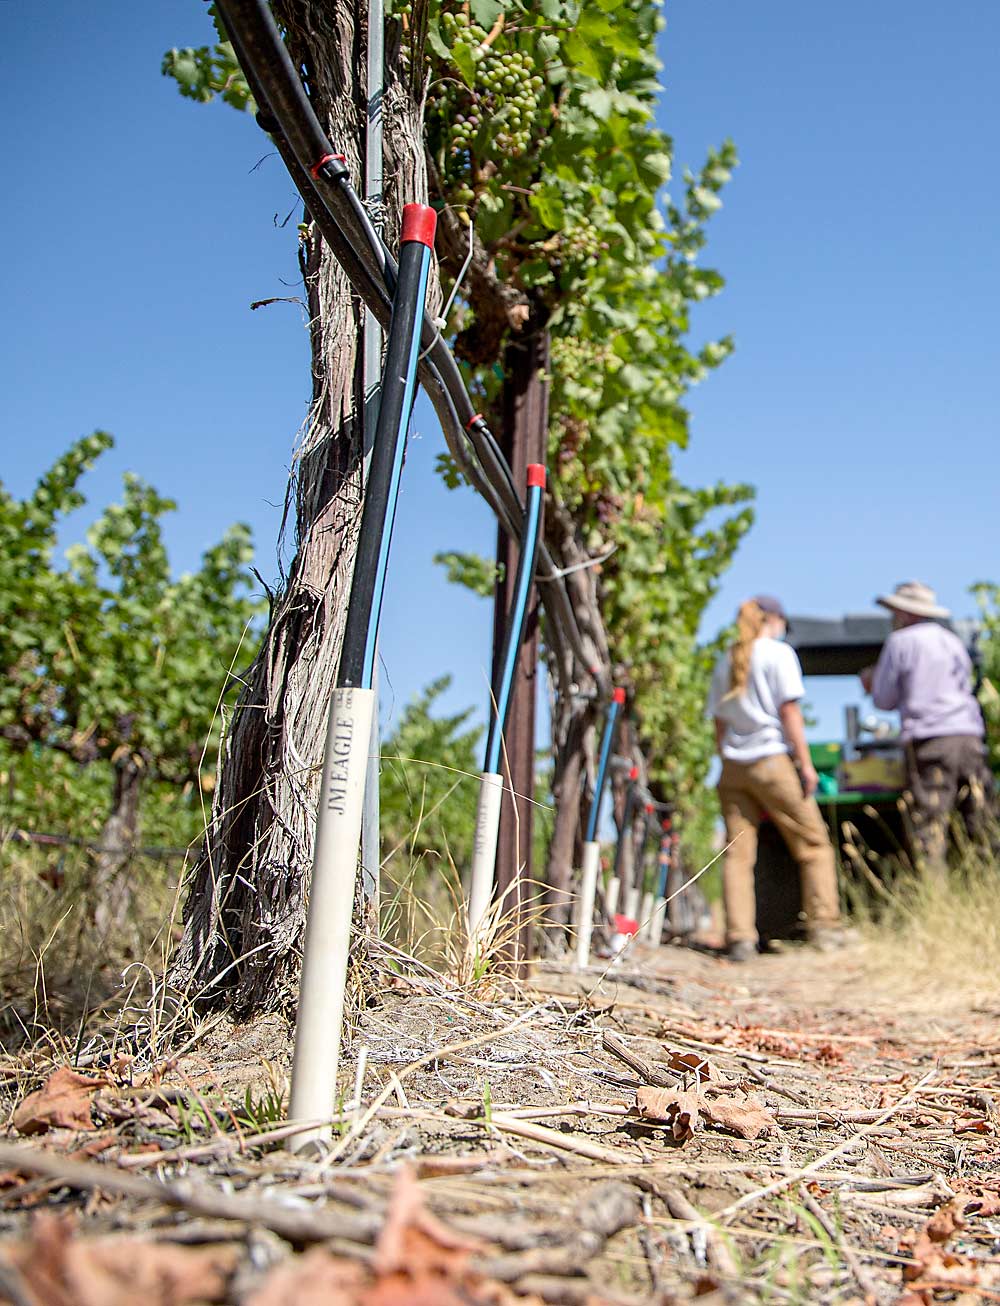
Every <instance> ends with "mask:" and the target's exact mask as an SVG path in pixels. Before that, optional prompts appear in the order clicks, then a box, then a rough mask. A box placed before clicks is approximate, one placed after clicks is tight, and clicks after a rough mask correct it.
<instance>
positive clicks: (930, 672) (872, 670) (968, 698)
mask: <svg viewBox="0 0 1000 1306" xmlns="http://www.w3.org/2000/svg"><path fill="white" fill-rule="evenodd" d="M876 602H877V603H879V604H881V606H882V607H883V608H888V610H889V611H890V612H891V613H892V634H891V635H890V636H889V638H888V639H887V640H886V642H885V646H884V647H883V649H882V652H881V655H880V656H879V660H878V663H877V664H876V666H874V667H866V668H865V669H864V671H862V672H861V683H862V685H863V686H864V688H865V692H866V693H870V694H871V696H872V700H873V702H874V704H875V706H876V707H877V708H881V709H882V710H883V711H886V712H889V711H893V710H897V711H898V712H899V714H900V718H901V721H902V729H901V731H900V737H901V739H902V741H903V743H904V745H905V747H906V771H907V788H908V789H909V791H910V794H911V795H912V815H913V829H914V835H915V837H916V841H917V846H918V851H919V852H921V853H922V854H923V855H924V857H925V858H926V859H927V860H928V861H929V862H930V863H931V864H933V865H936V866H938V867H940V866H942V865H943V863H944V857H945V850H946V847H947V836H948V827H949V823H950V820H951V815H952V813H953V812H954V811H956V810H957V811H958V812H959V814H960V816H961V817H962V820H963V821H964V823H965V828H966V831H967V833H968V835H969V837H970V838H972V839H978V838H980V837H981V836H982V834H983V830H984V824H985V816H986V811H987V805H988V802H989V800H990V798H991V795H992V791H993V776H992V774H991V772H990V769H989V767H988V765H987V762H986V748H985V744H984V742H983V735H984V728H983V714H982V712H981V711H980V709H979V704H978V702H977V701H976V697H975V694H974V693H973V689H972V684H973V675H972V661H971V659H970V657H969V654H968V651H967V650H966V648H965V645H964V644H963V643H962V641H961V640H960V639H959V638H958V636H957V635H956V634H954V632H952V631H950V630H948V629H946V628H945V627H944V626H942V625H940V624H938V623H939V622H940V621H942V620H944V619H945V618H947V617H948V616H949V613H948V611H947V609H946V608H942V607H939V606H938V603H937V596H936V595H935V593H934V591H933V590H932V589H930V588H929V587H928V586H927V585H922V584H921V583H920V582H919V581H915V580H911V581H904V582H903V584H901V585H897V586H896V588H895V589H894V590H893V592H892V593H891V594H883V595H881V596H880V597H879V598H878V599H876Z"/></svg>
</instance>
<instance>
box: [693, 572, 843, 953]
mask: <svg viewBox="0 0 1000 1306" xmlns="http://www.w3.org/2000/svg"><path fill="white" fill-rule="evenodd" d="M787 627H788V622H787V618H786V617H785V612H784V609H783V608H782V606H781V604H780V603H779V602H778V600H777V599H776V598H773V597H772V596H771V595H769V594H760V595H758V596H757V597H756V598H753V599H748V600H747V602H746V603H744V604H742V606H741V607H740V610H739V614H738V616H737V619H736V639H735V640H734V641H733V644H732V645H731V646H730V648H729V650H728V652H727V653H726V654H724V656H723V657H722V658H721V659H720V661H719V664H718V666H717V667H716V669H715V675H714V677H713V679H712V690H711V694H710V697H709V705H708V710H709V714H710V715H711V716H712V717H714V719H715V737H716V741H717V744H718V748H719V754H720V756H721V758H722V774H721V775H720V777H719V803H720V805H721V807H722V816H723V819H724V820H725V823H726V843H727V844H728V845H729V847H728V849H727V852H726V860H725V864H724V866H723V872H722V885H723V898H724V902H725V909H726V943H727V945H728V952H729V956H730V957H731V958H732V960H734V961H748V960H749V959H750V958H751V957H752V956H754V954H755V953H756V951H757V902H756V895H755V893H754V867H755V865H756V862H757V830H758V827H759V826H760V822H761V817H762V816H763V814H764V813H765V812H766V813H767V814H768V815H769V816H770V818H771V820H772V821H773V822H774V823H775V825H776V826H777V828H778V829H779V830H780V832H781V835H782V837H783V838H784V840H785V843H786V844H787V845H788V848H789V851H790V852H791V854H792V856H793V857H794V858H795V860H796V861H797V862H798V864H799V872H800V874H801V877H802V905H803V908H804V911H805V916H806V928H807V930H808V934H809V938H810V941H811V942H813V943H814V944H816V946H818V947H821V948H830V947H839V946H841V945H842V944H843V943H844V942H845V941H846V934H845V931H844V930H843V928H842V926H841V921H840V906H839V902H838V897H837V871H836V866H835V863H834V857H833V848H832V846H831V844H830V836H829V834H828V833H827V828H826V824H825V822H824V820H823V817H822V816H821V815H820V810H819V807H818V806H817V804H816V799H815V798H814V797H813V795H814V794H815V792H816V784H817V777H816V770H815V767H814V766H813V764H812V759H811V757H810V756H809V746H808V745H807V743H806V735H805V726H804V723H803V720H802V708H801V707H800V706H799V703H800V700H801V698H802V696H803V694H804V692H805V689H804V687H803V684H802V668H801V667H800V666H799V660H798V658H797V657H796V655H795V652H794V650H793V649H792V648H790V647H789V646H788V645H787V644H785V643H784V642H783V640H784V637H785V632H786V630H787Z"/></svg>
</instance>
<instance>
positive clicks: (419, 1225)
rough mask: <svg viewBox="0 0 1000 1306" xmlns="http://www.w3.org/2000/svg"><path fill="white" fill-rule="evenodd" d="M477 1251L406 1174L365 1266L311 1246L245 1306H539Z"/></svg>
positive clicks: (280, 1268)
mask: <svg viewBox="0 0 1000 1306" xmlns="http://www.w3.org/2000/svg"><path fill="white" fill-rule="evenodd" d="M480 1250H483V1245H482V1244H481V1243H479V1242H476V1241H473V1240H471V1239H469V1238H467V1237H465V1236H464V1235H462V1234H458V1233H456V1232H455V1231H454V1230H452V1229H449V1228H448V1227H447V1226H446V1225H444V1224H442V1223H441V1221H440V1220H439V1219H438V1218H437V1217H436V1216H435V1215H433V1214H431V1212H430V1211H428V1210H427V1208H426V1206H425V1205H424V1200H423V1193H422V1192H421V1190H420V1185H419V1184H418V1183H417V1181H416V1179H415V1178H414V1176H413V1174H412V1173H411V1172H410V1171H408V1170H404V1171H403V1172H401V1174H400V1177H399V1179H398V1180H397V1182H396V1186H395V1188H394V1189H393V1193H392V1197H391V1198H390V1201H389V1209H388V1211H387V1213H386V1220H385V1224H384V1225H383V1227H382V1230H381V1232H380V1234H379V1236H378V1239H377V1241H376V1244H375V1255H374V1257H373V1258H372V1262H371V1264H370V1265H360V1264H357V1263H355V1262H353V1261H350V1260H346V1259H345V1258H344V1257H342V1256H335V1255H333V1253H331V1252H329V1251H327V1250H326V1249H325V1248H323V1247H314V1248H312V1249H311V1250H310V1251H308V1252H306V1253H305V1254H304V1255H302V1256H295V1257H292V1258H290V1259H289V1260H287V1261H285V1262H283V1263H282V1264H281V1265H279V1266H277V1267H276V1268H275V1269H274V1270H272V1271H271V1273H270V1274H269V1275H268V1276H267V1278H266V1279H265V1280H264V1282H263V1283H262V1284H261V1285H260V1286H259V1287H258V1288H257V1290H256V1291H255V1292H254V1293H253V1295H252V1296H251V1297H250V1298H249V1299H248V1300H247V1303H246V1306H291V1303H294V1306H543V1303H542V1300H541V1298H539V1297H536V1296H527V1297H525V1296H520V1295H515V1294H514V1293H513V1292H512V1291H511V1289H509V1288H508V1287H507V1286H506V1285H505V1284H502V1283H499V1282H496V1281H495V1280H492V1279H487V1278H485V1277H484V1276H483V1275H482V1274H480V1273H479V1272H478V1271H477V1270H475V1269H474V1268H473V1267H472V1266H471V1264H470V1257H471V1254H472V1252H474V1251H480ZM46 1306H47V1304H46ZM58 1306H62V1303H58Z"/></svg>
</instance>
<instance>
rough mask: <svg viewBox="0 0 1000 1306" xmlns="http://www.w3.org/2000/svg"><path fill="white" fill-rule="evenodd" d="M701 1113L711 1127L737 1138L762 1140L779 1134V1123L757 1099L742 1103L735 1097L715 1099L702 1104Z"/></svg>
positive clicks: (747, 1099) (749, 1098)
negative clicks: (761, 1138) (769, 1135)
mask: <svg viewBox="0 0 1000 1306" xmlns="http://www.w3.org/2000/svg"><path fill="white" fill-rule="evenodd" d="M701 1113H702V1115H703V1116H704V1117H705V1119H706V1121H707V1122H708V1123H709V1124H710V1125H718V1127H719V1128H720V1129H726V1130H728V1131H729V1132H730V1133H732V1134H735V1135H736V1136H737V1138H750V1139H753V1138H760V1136H761V1134H776V1133H778V1122H777V1120H775V1118H774V1116H773V1115H772V1114H771V1112H770V1111H768V1109H767V1107H765V1106H764V1104H763V1103H762V1102H759V1101H757V1099H756V1098H753V1097H747V1098H745V1099H744V1100H743V1101H742V1102H741V1101H739V1100H738V1099H737V1098H735V1097H713V1098H712V1099H711V1100H708V1099H706V1100H704V1101H703V1102H702V1104H701Z"/></svg>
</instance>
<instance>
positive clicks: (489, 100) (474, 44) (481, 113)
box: [441, 11, 545, 158]
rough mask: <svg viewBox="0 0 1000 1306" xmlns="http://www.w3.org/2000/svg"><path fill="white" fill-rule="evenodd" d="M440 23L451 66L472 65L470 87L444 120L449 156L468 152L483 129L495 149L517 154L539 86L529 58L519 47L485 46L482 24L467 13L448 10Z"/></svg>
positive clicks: (527, 137)
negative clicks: (449, 118)
mask: <svg viewBox="0 0 1000 1306" xmlns="http://www.w3.org/2000/svg"><path fill="white" fill-rule="evenodd" d="M441 21H442V24H443V26H444V30H445V36H446V39H447V41H448V43H449V48H450V49H451V51H452V53H453V57H454V62H455V64H456V66H457V67H459V68H469V67H474V68H475V86H474V87H472V88H463V89H462V90H461V91H460V92H459V94H458V96H457V97H456V98H455V100H454V101H453V103H452V106H451V107H452V108H453V110H456V112H454V115H453V117H452V118H451V121H450V123H449V129H450V136H451V154H452V155H453V156H458V155H461V154H463V153H464V152H465V151H467V150H471V149H472V147H473V145H474V143H475V142H476V140H477V138H479V136H480V134H481V133H482V132H483V131H484V129H485V130H487V131H488V133H489V137H488V139H490V140H491V142H492V145H493V147H494V148H495V149H497V150H500V151H502V152H503V153H504V154H507V155H509V156H510V157H512V158H518V157H520V156H521V155H523V154H524V153H525V151H526V150H527V149H528V148H529V146H530V144H531V125H532V121H533V119H534V117H535V114H536V113H537V112H538V105H539V100H540V98H541V93H542V91H543V89H544V87H545V79H544V78H543V77H542V76H540V74H538V73H537V72H536V71H535V61H534V59H533V58H532V57H531V55H530V54H524V53H522V52H521V51H520V50H515V49H507V48H497V46H496V45H486V44H485V41H486V37H487V35H488V34H487V32H486V30H485V28H483V27H480V26H479V25H478V23H474V22H472V21H471V19H470V18H469V17H468V15H467V14H464V13H461V12H458V13H455V12H451V11H449V12H447V13H445V14H444V15H442V19H441ZM499 44H500V43H499V42H498V43H497V45H499Z"/></svg>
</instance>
